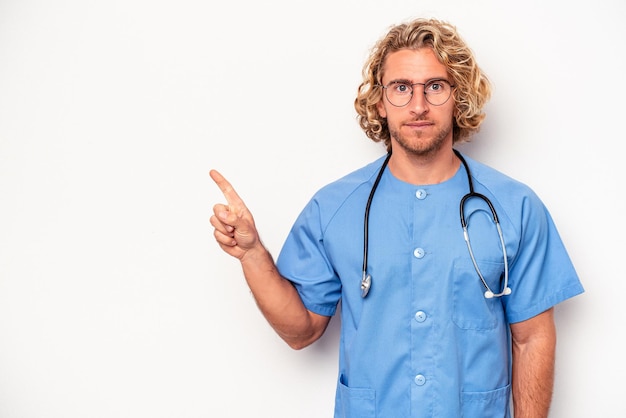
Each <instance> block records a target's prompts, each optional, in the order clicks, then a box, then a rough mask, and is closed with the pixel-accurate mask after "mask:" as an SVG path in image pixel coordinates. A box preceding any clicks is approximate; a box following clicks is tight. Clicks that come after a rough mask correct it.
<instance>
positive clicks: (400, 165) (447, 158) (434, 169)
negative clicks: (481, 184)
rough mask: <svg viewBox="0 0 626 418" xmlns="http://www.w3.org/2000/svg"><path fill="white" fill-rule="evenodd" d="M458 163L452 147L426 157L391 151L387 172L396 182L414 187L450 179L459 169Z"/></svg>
mask: <svg viewBox="0 0 626 418" xmlns="http://www.w3.org/2000/svg"><path fill="white" fill-rule="evenodd" d="M460 163H461V162H460V161H459V159H458V158H457V156H456V155H455V154H454V151H453V150H452V147H446V148H444V149H440V150H438V151H437V152H436V153H432V154H428V155H416V154H409V153H406V152H404V150H402V149H400V150H393V153H392V155H391V159H390V160H389V170H390V171H391V173H392V174H393V176H394V177H396V178H397V179H398V180H401V181H404V182H406V183H410V184H414V185H416V186H417V185H426V184H438V183H442V182H444V181H446V180H448V179H450V178H452V177H454V175H455V173H456V172H457V170H458V169H459V165H460Z"/></svg>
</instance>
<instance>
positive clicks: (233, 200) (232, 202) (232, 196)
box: [209, 170, 245, 210]
mask: <svg viewBox="0 0 626 418" xmlns="http://www.w3.org/2000/svg"><path fill="white" fill-rule="evenodd" d="M209 175H210V176H211V178H212V179H213V181H214V182H215V184H217V186H218V187H219V188H220V190H221V191H222V194H223V195H224V197H225V198H226V202H227V203H228V206H230V207H231V210H232V208H233V207H237V208H242V207H244V206H245V205H244V203H243V200H242V199H241V197H239V195H238V194H237V192H236V191H235V189H234V188H233V186H232V185H231V184H230V183H229V182H228V180H226V178H224V176H222V175H221V174H220V173H219V172H218V171H217V170H211V171H210V172H209Z"/></svg>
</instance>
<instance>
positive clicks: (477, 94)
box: [354, 19, 491, 150]
mask: <svg viewBox="0 0 626 418" xmlns="http://www.w3.org/2000/svg"><path fill="white" fill-rule="evenodd" d="M420 48H432V50H433V51H434V52H435V55H436V56H437V58H438V59H439V62H441V63H442V64H443V65H445V66H446V67H447V69H448V73H449V75H450V77H451V78H452V80H451V81H452V84H453V85H455V86H456V87H455V88H454V92H453V97H454V103H455V111H454V124H453V142H454V143H457V142H462V141H465V140H467V139H468V138H469V136H470V135H472V134H474V133H475V132H477V131H478V129H479V127H480V124H481V123H482V121H483V120H484V119H485V114H484V113H483V110H482V109H483V106H484V105H485V104H486V103H487V101H488V100H489V98H490V96H491V85H490V83H489V80H488V79H487V77H486V75H485V74H484V73H483V72H482V70H481V69H480V68H479V66H478V64H477V63H476V60H475V58H474V54H473V53H472V51H471V49H470V48H469V47H468V46H467V44H466V43H465V42H464V41H463V39H461V37H460V36H459V34H458V33H457V31H456V28H455V27H454V26H452V25H450V24H449V23H446V22H442V21H439V20H436V19H416V20H413V21H411V22H409V23H403V24H399V25H396V26H392V27H391V29H390V30H389V32H388V33H387V34H386V35H385V36H384V37H383V38H381V39H380V40H379V41H378V42H377V43H376V44H375V45H374V47H373V48H372V50H371V52H370V56H369V59H368V60H367V61H366V63H365V65H364V66H363V82H362V83H361V85H360V86H359V88H358V93H357V97H356V99H355V101H354V107H355V109H356V111H357V114H358V116H357V120H358V122H359V125H360V126H361V128H362V129H363V130H364V131H365V134H366V135H367V136H368V137H369V138H370V139H371V140H373V141H374V142H381V141H382V142H383V143H384V144H385V145H386V147H387V150H390V149H391V137H390V133H389V128H388V125H387V120H386V118H383V117H382V116H381V115H380V114H379V113H378V110H377V108H376V104H377V103H378V102H379V101H380V100H382V97H383V91H382V89H381V88H379V86H380V85H381V84H382V79H383V71H384V64H385V59H386V58H387V56H388V55H389V54H391V53H392V52H396V51H399V50H403V49H420Z"/></svg>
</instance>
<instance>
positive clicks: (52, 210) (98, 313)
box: [0, 0, 626, 418]
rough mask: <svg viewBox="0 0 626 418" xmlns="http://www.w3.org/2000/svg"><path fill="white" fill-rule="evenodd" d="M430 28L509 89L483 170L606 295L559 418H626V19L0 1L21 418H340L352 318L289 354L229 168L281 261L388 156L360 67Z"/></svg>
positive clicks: (567, 8)
mask: <svg viewBox="0 0 626 418" xmlns="http://www.w3.org/2000/svg"><path fill="white" fill-rule="evenodd" d="M418 16H422V17H437V18H440V19H444V20H448V21H450V22H452V23H453V24H455V25H456V26H457V28H458V29H459V31H460V32H461V34H462V36H463V37H464V38H465V39H466V40H467V41H468V43H469V44H470V45H471V46H472V48H473V50H474V52H475V53H476V55H477V58H478V60H479V62H480V63H481V66H482V67H483V69H484V70H485V71H486V73H487V74H488V75H489V77H490V79H491V80H492V82H493V84H494V88H495V89H494V95H493V98H492V100H491V102H490V104H489V105H488V107H487V114H488V116H487V120H486V122H485V124H484V127H483V129H482V130H481V132H480V133H479V134H478V135H477V136H475V137H474V139H473V142H472V143H471V144H468V145H465V146H463V147H462V149H463V151H465V152H467V153H468V154H469V155H470V156H472V157H474V158H477V159H479V160H481V161H483V162H485V163H487V164H490V165H492V166H494V167H496V168H497V169H499V170H501V171H503V172H505V173H507V174H509V175H511V176H513V177H516V178H518V179H519V180H522V181H524V182H525V183H527V184H529V185H530V186H531V187H532V188H533V189H535V191H536V192H537V193H538V194H539V196H540V197H541V198H542V199H543V200H544V202H545V203H546V205H547V206H548V207H549V209H550V210H551V212H552V215H553V217H554V219H555V221H556V224H557V226H558V228H559V230H560V232H561V234H562V237H563V239H564V241H565V243H566V245H567V247H568V249H569V251H570V255H571V257H572V259H573V261H574V264H575V266H576V268H577V270H578V272H579V274H580V277H581V279H582V281H583V285H584V286H585V288H586V293H585V294H583V295H582V296H579V297H577V298H574V299H572V300H570V301H567V302H565V303H563V304H561V305H559V306H558V307H557V311H556V320H557V326H558V329H559V339H558V353H557V376H556V386H555V394H554V402H553V408H552V413H551V418H579V417H580V418H582V417H590V416H593V417H605V418H610V417H624V416H626V406H625V405H624V400H623V388H624V384H623V376H624V375H626V367H625V366H626V361H625V360H624V352H625V343H624V341H625V340H626V330H625V327H624V321H625V320H626V310H625V309H624V308H623V307H622V305H621V304H622V303H623V302H622V296H623V294H624V290H625V287H626V285H625V283H626V280H625V279H626V274H624V268H623V265H624V263H623V258H622V257H624V253H625V250H626V246H625V244H624V236H625V235H626V228H625V227H624V214H625V213H626V203H625V200H624V199H623V197H621V195H622V193H623V190H624V181H625V180H626V175H625V174H624V170H623V167H624V159H623V157H622V156H621V155H620V152H621V150H622V147H623V143H622V141H623V140H624V133H623V128H621V126H620V123H621V122H622V121H623V120H624V105H623V98H624V97H625V96H626V88H625V87H624V77H623V67H624V64H625V61H626V60H625V58H624V47H623V42H624V40H626V26H625V25H624V24H623V20H624V18H626V4H625V3H624V2H622V1H621V0H598V1H594V2H569V3H562V2H556V3H553V2H549V1H534V0H530V1H525V2H517V3H511V2H501V1H497V0H491V1H489V0H483V1H461V0H458V1H451V0H448V1H444V0H433V1H415V0H414V1H405V0H387V1H372V0H359V1H357V0H344V1H336V0H335V1H330V0H317V1H308V2H298V1H287V0H271V1H253V0H241V1H231V2H206V1H199V0H177V1H173V0H156V1H155V0H151V1H148V0H123V1H122V0H109V1H102V0H57V1H43V0H19V1H18V0H0V417H1V418H84V417H90V418H100V417H107V418H108V417H115V418H117V417H120V418H121V417H133V418H143V417H150V418H161V417H168V418H169V417H176V418H192V417H193V418H195V417H235V416H246V417H263V418H281V417H284V418H294V417H298V418H320V417H330V416H331V415H332V409H333V400H334V390H335V380H336V368H337V345H338V330H339V326H340V324H339V321H337V320H336V319H333V321H331V326H330V329H329V330H328V332H327V334H326V335H325V336H324V337H323V338H322V340H321V341H319V342H317V343H316V344H314V345H313V346H311V347H309V348H307V349H305V350H302V351H298V352H296V351H292V350H291V349H289V348H287V346H286V345H285V344H284V343H283V342H282V341H280V340H279V338H278V337H277V336H276V335H275V334H274V333H273V331H272V330H271V329H270V327H269V326H268V325H267V324H266V322H265V320H264V319H263V318H262V317H261V315H260V313H259V312H258V310H257V308H256V306H255V304H254V301H253V300H252V298H251V296H250V294H249V291H248V289H247V288H246V286H245V283H244V280H243V278H242V275H241V271H240V268H239V265H238V263H237V262H236V261H235V260H233V259H231V258H229V257H228V256H227V255H225V254H224V253H222V252H221V251H220V249H219V248H218V246H217V245H216V244H215V242H214V240H213V236H212V229H211V227H210V224H209V216H210V214H211V211H212V206H213V205H214V204H215V203H218V202H222V201H223V198H222V196H221V195H220V193H219V190H218V189H217V187H216V186H215V185H214V184H213V183H212V182H211V180H210V178H209V175H208V173H209V170H210V169H211V168H216V169H218V170H220V171H221V172H222V173H223V174H224V175H225V176H226V177H227V178H228V179H229V180H230V181H231V182H232V183H233V185H234V186H235V187H236V189H237V190H238V192H239V193H240V195H241V196H242V197H243V198H244V200H245V201H246V202H247V204H248V206H249V207H250V209H251V210H252V212H253V213H254V215H255V218H256V220H257V224H258V227H259V229H260V231H261V233H262V237H263V239H264V241H265V243H266V245H267V246H268V248H269V249H270V250H271V251H272V253H273V254H275V255H277V254H278V252H279V250H280V247H281V245H282V242H283V240H284V239H285V237H286V234H287V232H288V230H289V228H290V227H291V224H292V222H293V221H294V220H295V217H296V216H297V214H298V213H299V211H300V210H301V208H302V207H303V206H304V204H305V203H306V202H307V200H308V199H309V198H310V197H311V195H312V194H313V193H314V192H315V191H316V190H317V189H318V188H319V187H321V186H322V185H324V184H326V183H328V182H330V181H332V180H334V179H336V178H338V177H340V176H342V175H344V174H346V173H347V172H349V171H352V170H353V169H355V168H357V167H360V166H361V165H363V164H365V163H366V162H369V161H371V160H372V159H374V158H376V157H378V156H379V155H382V154H383V152H384V150H383V148H382V146H380V145H377V144H373V143H371V142H370V141H369V140H368V139H367V138H366V137H365V136H364V135H363V134H362V132H361V131H360V128H359V127H358V125H357V123H356V120H355V112H354V109H353V107H352V103H353V100H354V95H355V92H356V88H357V86H358V84H359V82H360V75H361V67H362V63H363V61H364V60H365V57H366V56H367V53H368V50H369V48H370V47H371V46H372V44H373V43H374V42H375V41H376V40H377V39H378V38H379V37H380V36H381V35H383V34H384V32H386V30H387V28H388V27H389V26H390V25H392V24H395V23H399V22H401V21H404V20H407V19H409V18H413V17H418Z"/></svg>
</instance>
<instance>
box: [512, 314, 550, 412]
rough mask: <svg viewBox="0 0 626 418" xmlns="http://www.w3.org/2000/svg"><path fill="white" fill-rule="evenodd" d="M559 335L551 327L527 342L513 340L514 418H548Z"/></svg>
mask: <svg viewBox="0 0 626 418" xmlns="http://www.w3.org/2000/svg"><path fill="white" fill-rule="evenodd" d="M555 346H556V332H555V330H554V326H553V324H552V326H548V327H547V329H545V332H543V333H541V334H540V335H533V337H532V338H530V339H527V340H516V339H515V338H514V339H513V382H512V383H513V407H514V415H515V418H547V417H548V412H549V409H550V403H551V401H552V391H553V386H554V352H555Z"/></svg>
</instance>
